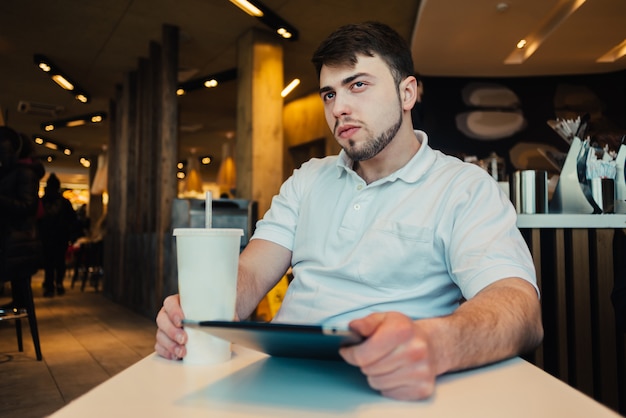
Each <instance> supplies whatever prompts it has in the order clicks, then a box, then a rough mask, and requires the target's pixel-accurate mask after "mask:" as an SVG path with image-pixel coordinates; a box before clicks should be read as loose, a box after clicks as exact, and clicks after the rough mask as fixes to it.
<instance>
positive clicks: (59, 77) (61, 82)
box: [52, 74, 74, 91]
mask: <svg viewBox="0 0 626 418" xmlns="http://www.w3.org/2000/svg"><path fill="white" fill-rule="evenodd" d="M52 80H53V81H54V82H55V83H57V84H58V85H59V86H61V87H62V88H64V89H65V90H69V91H72V90H74V85H73V84H72V83H70V82H69V81H67V80H66V79H65V77H63V76H62V75H60V74H55V75H53V76H52Z"/></svg>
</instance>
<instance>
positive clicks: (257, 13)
mask: <svg viewBox="0 0 626 418" xmlns="http://www.w3.org/2000/svg"><path fill="white" fill-rule="evenodd" d="M230 2H231V3H232V4H234V5H235V6H237V7H239V8H240V9H241V10H243V11H244V12H246V13H248V14H249V15H250V16H253V17H261V16H263V12H262V11H261V10H259V8H258V7H256V6H255V5H254V4H252V3H250V2H249V1H246V0H230Z"/></svg>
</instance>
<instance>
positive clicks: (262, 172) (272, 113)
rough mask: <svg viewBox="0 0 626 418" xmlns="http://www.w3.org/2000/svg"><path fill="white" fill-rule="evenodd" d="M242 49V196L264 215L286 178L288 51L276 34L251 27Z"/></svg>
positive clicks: (239, 106) (239, 146) (240, 45)
mask: <svg viewBox="0 0 626 418" xmlns="http://www.w3.org/2000/svg"><path fill="white" fill-rule="evenodd" d="M238 53H239V55H238V95H237V149H236V161H237V197H240V198H244V199H252V200H255V201H257V203H258V209H259V216H263V214H264V213H265V212H266V211H267V209H268V208H269V206H270V203H271V199H272V197H273V196H274V195H275V194H276V193H277V192H278V190H279V188H280V185H281V183H282V180H283V176H282V166H283V164H282V161H283V126H282V125H283V124H282V112H283V99H282V97H281V96H280V92H281V91H282V89H283V50H282V47H281V45H280V39H278V38H277V37H276V36H275V35H274V34H271V33H267V32H262V31H259V30H251V31H249V32H247V33H246V34H244V35H243V36H242V37H241V38H240V39H239V43H238Z"/></svg>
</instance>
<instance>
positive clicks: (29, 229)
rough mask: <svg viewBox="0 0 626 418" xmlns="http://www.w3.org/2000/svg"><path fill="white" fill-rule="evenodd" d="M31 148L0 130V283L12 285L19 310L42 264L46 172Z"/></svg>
mask: <svg viewBox="0 0 626 418" xmlns="http://www.w3.org/2000/svg"><path fill="white" fill-rule="evenodd" d="M33 148H34V147H33V145H32V141H30V140H29V139H28V138H27V137H26V136H24V135H20V134H19V133H17V132H16V131H14V130H13V129H11V128H9V127H6V126H0V282H2V283H4V282H7V281H10V282H11V289H12V293H13V300H14V304H15V305H16V306H22V307H24V306H25V303H26V301H25V300H24V298H25V297H26V295H27V288H30V279H31V277H32V275H33V274H34V273H35V272H36V271H37V269H38V267H39V266H40V264H41V242H40V240H39V237H38V235H37V227H36V217H37V211H38V208H39V195H38V193H39V180H40V179H41V178H42V177H43V175H44V174H45V169H44V167H43V164H41V162H40V161H39V160H38V159H37V158H35V157H34V149H33Z"/></svg>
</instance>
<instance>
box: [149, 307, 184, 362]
mask: <svg viewBox="0 0 626 418" xmlns="http://www.w3.org/2000/svg"><path fill="white" fill-rule="evenodd" d="M183 318H184V315H183V312H182V309H181V308H180V302H179V298H178V295H172V296H168V297H167V298H166V299H165V301H164V302H163V307H162V308H161V309H160V310H159V313H158V315H157V317H156V324H157V327H158V329H157V333H156V343H155V346H154V349H155V351H156V352H157V354H159V355H160V356H162V357H165V358H167V359H180V358H183V357H184V356H185V354H186V350H185V343H186V342H187V334H186V333H185V331H184V329H183V328H182V319H183Z"/></svg>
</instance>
